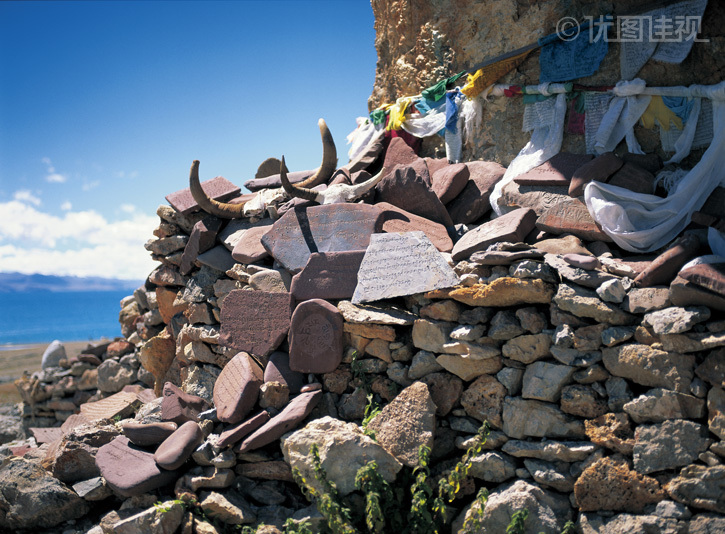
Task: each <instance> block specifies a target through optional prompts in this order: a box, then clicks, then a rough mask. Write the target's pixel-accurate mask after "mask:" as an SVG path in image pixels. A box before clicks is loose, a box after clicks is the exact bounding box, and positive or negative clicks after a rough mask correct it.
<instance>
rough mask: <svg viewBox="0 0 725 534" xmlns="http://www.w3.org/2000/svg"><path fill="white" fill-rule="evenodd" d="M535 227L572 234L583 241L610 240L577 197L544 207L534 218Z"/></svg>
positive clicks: (554, 232)
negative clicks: (537, 216) (535, 218)
mask: <svg viewBox="0 0 725 534" xmlns="http://www.w3.org/2000/svg"><path fill="white" fill-rule="evenodd" d="M536 228H538V229H539V230H542V231H544V232H549V233H552V234H556V235H559V234H573V235H575V236H577V237H578V238H580V239H583V240H585V241H609V242H611V241H612V238H611V237H609V236H608V235H607V234H605V233H604V232H603V231H602V227H601V226H599V224H597V223H596V221H595V220H594V219H592V216H591V215H589V210H588V209H587V205H586V204H584V202H582V201H581V200H579V199H578V198H564V199H562V200H561V201H559V202H557V203H556V204H554V205H553V206H551V207H550V208H547V209H545V210H544V211H543V212H542V213H541V215H540V216H539V218H538V219H537V220H536Z"/></svg>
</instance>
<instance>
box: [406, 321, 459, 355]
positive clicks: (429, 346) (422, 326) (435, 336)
mask: <svg viewBox="0 0 725 534" xmlns="http://www.w3.org/2000/svg"><path fill="white" fill-rule="evenodd" d="M453 328H454V325H453V323H447V322H442V321H429V320H427V319H418V320H417V321H415V323H414V324H413V332H412V336H413V345H414V346H416V347H417V348H419V349H423V350H427V351H429V352H436V353H440V352H443V345H445V344H446V343H448V341H449V336H450V333H451V331H452V330H453Z"/></svg>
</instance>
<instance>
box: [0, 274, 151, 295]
mask: <svg viewBox="0 0 725 534" xmlns="http://www.w3.org/2000/svg"><path fill="white" fill-rule="evenodd" d="M143 283H144V282H143V280H117V279H114V278H101V277H98V276H89V277H79V276H53V275H46V274H21V273H0V293H21V292H24V291H54V292H64V291H133V290H134V289H136V288H137V287H139V286H141V285H143Z"/></svg>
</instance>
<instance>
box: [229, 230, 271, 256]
mask: <svg viewBox="0 0 725 534" xmlns="http://www.w3.org/2000/svg"><path fill="white" fill-rule="evenodd" d="M271 229H272V227H271V226H255V227H254V228H250V229H249V230H247V231H246V232H244V235H243V236H242V237H241V239H239V241H237V244H236V245H234V250H232V258H234V259H235V260H236V261H238V262H239V263H255V262H257V261H259V260H263V259H264V258H266V257H267V256H269V253H268V252H267V249H265V248H264V247H263V246H262V236H263V235H264V234H266V233H267V232H269V231H270V230H271Z"/></svg>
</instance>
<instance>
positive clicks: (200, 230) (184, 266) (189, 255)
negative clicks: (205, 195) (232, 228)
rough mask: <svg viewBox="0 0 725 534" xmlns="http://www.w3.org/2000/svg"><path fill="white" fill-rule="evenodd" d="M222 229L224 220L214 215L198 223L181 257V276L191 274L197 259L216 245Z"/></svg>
mask: <svg viewBox="0 0 725 534" xmlns="http://www.w3.org/2000/svg"><path fill="white" fill-rule="evenodd" d="M221 227H222V220H221V219H218V218H216V217H214V216H212V215H209V216H208V217H204V218H203V219H202V220H200V221H198V222H197V223H196V224H195V225H194V228H192V230H191V235H190V236H189V241H187V242H186V246H185V247H184V253H183V254H182V255H181V265H180V266H179V271H181V274H189V273H190V272H191V270H192V269H193V268H194V262H195V261H196V258H197V257H198V256H199V254H201V253H202V252H206V251H207V250H209V249H211V248H212V247H213V246H214V245H215V244H216V236H217V234H218V233H219V230H220V229H221Z"/></svg>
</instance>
